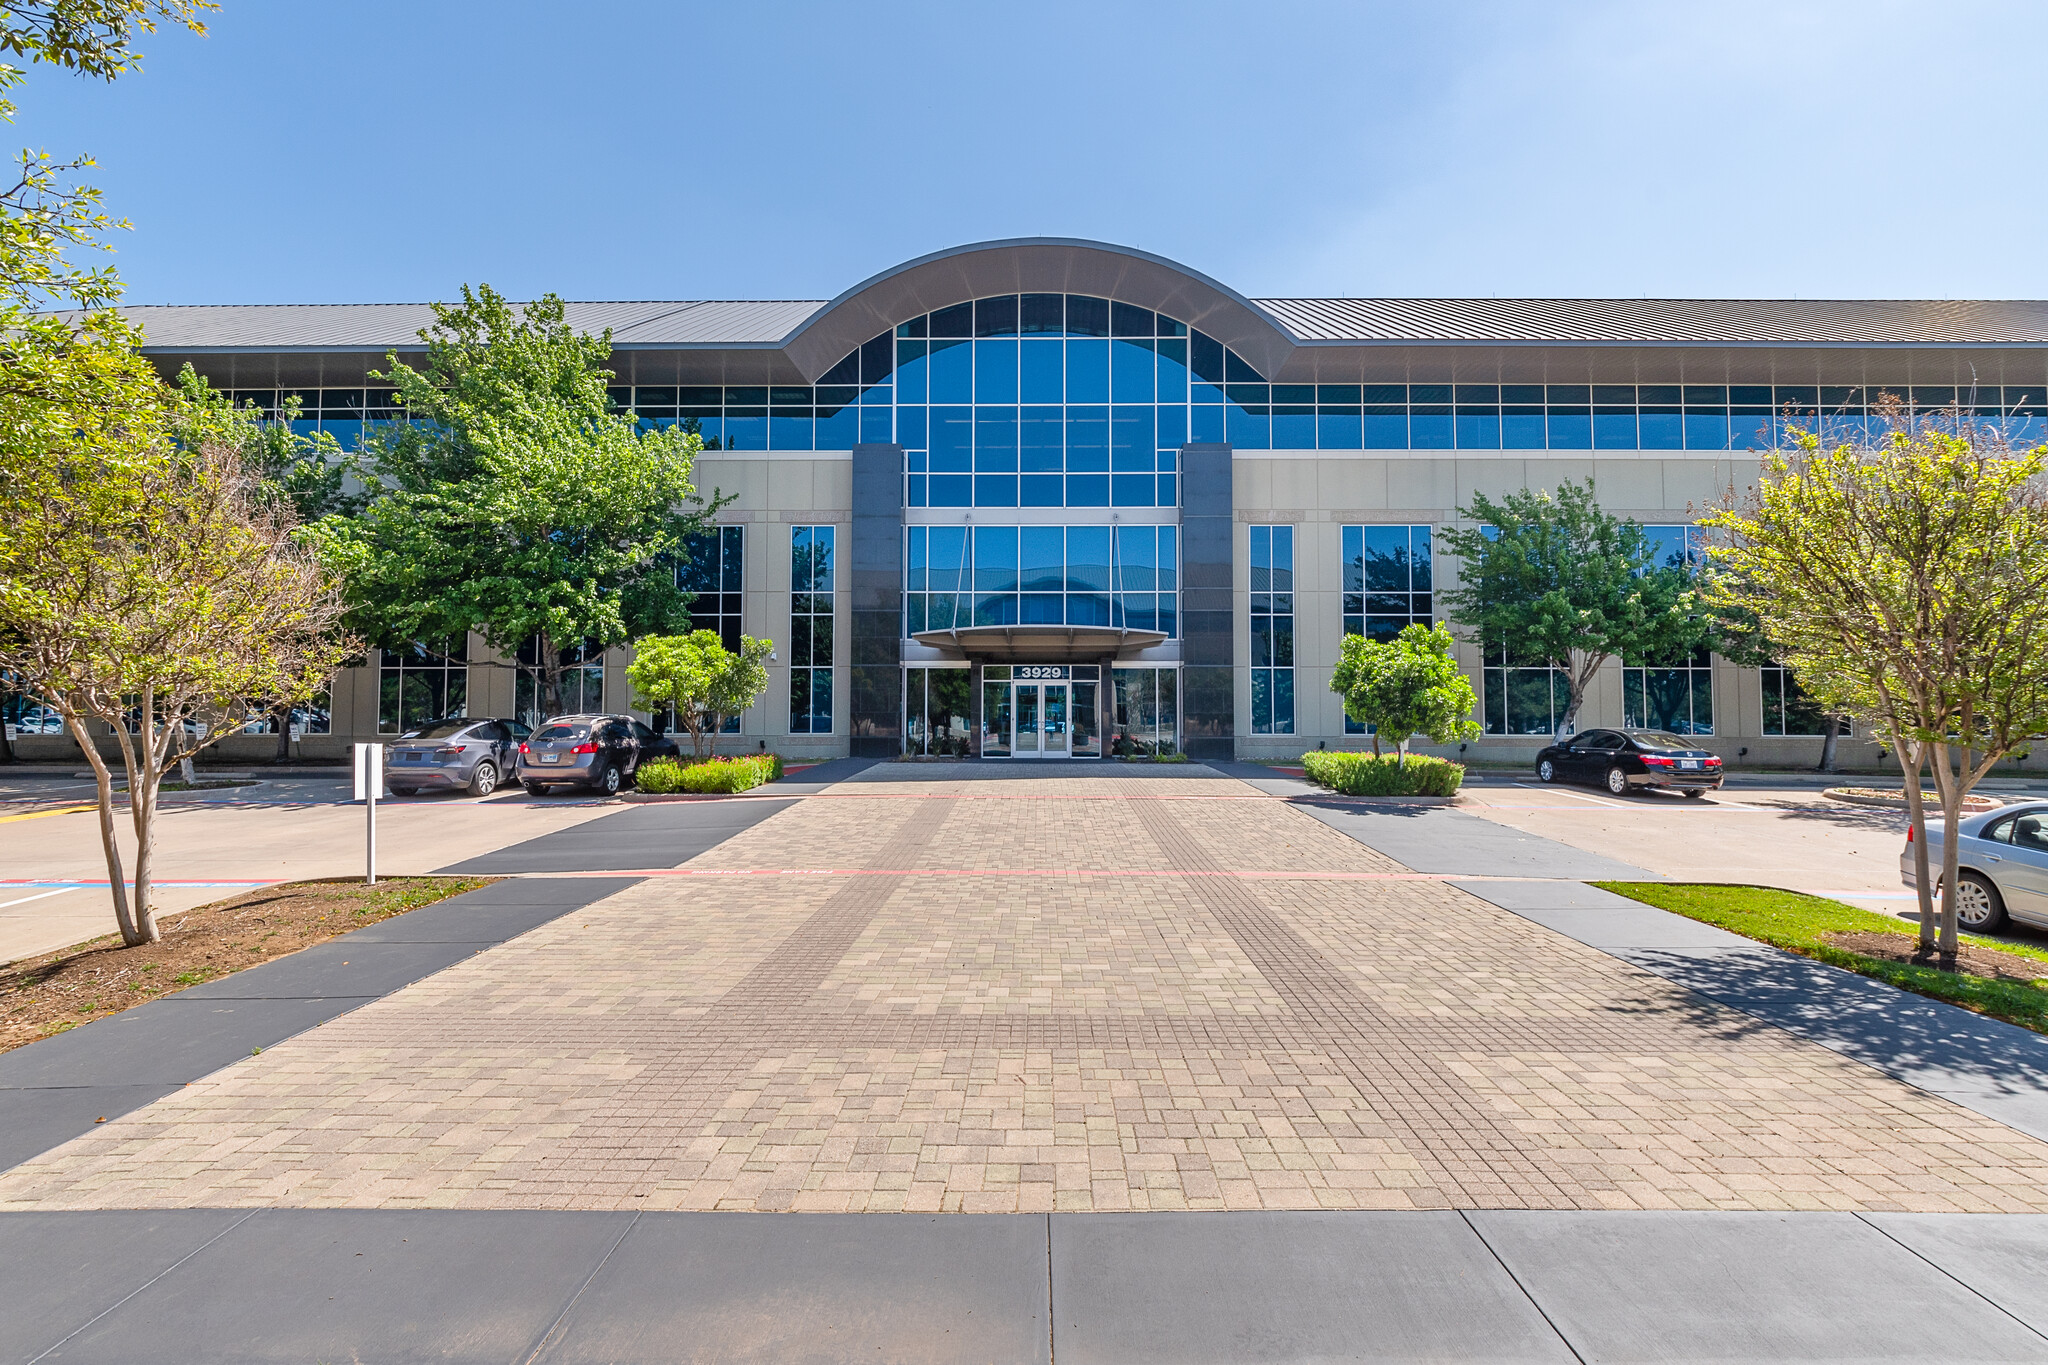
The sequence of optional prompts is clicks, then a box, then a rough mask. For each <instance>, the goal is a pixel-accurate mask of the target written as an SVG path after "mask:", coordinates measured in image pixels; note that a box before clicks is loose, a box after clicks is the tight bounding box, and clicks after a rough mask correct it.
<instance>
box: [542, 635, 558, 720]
mask: <svg viewBox="0 0 2048 1365" xmlns="http://www.w3.org/2000/svg"><path fill="white" fill-rule="evenodd" d="M540 693H541V698H540V699H541V709H542V716H541V718H542V719H543V720H545V719H547V717H549V716H559V715H561V714H562V651H561V650H559V649H556V648H555V642H554V641H553V640H552V639H550V638H549V637H548V636H546V635H543V636H541V637H540Z"/></svg>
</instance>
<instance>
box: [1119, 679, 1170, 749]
mask: <svg viewBox="0 0 2048 1365" xmlns="http://www.w3.org/2000/svg"><path fill="white" fill-rule="evenodd" d="M1110 686H1111V688H1112V689H1113V690H1112V692H1111V694H1110V706H1111V712H1110V737H1109V752H1110V753H1111V754H1112V755H1114V756H1115V757H1117V758H1140V757H1145V756H1147V755H1151V754H1170V753H1173V752H1175V751H1176V750H1177V749H1178V748H1179V746H1180V714H1179V713H1180V673H1179V672H1178V671H1177V670H1175V669H1173V668H1170V667H1169V668H1145V667H1139V668H1118V669H1112V670H1111V673H1110Z"/></svg>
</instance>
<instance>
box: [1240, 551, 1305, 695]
mask: <svg viewBox="0 0 2048 1365" xmlns="http://www.w3.org/2000/svg"><path fill="white" fill-rule="evenodd" d="M1250 531H1251V549H1252V558H1251V569H1252V594H1251V598H1252V602H1251V605H1252V610H1251V616H1252V630H1251V634H1252V733H1253V734H1255V735H1291V734H1293V733H1294V528H1293V527H1292V526H1253V527H1251V528H1250Z"/></svg>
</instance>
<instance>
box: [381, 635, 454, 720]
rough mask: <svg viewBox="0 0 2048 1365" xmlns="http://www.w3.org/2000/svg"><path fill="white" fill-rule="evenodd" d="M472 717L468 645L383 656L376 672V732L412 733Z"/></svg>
mask: <svg viewBox="0 0 2048 1365" xmlns="http://www.w3.org/2000/svg"><path fill="white" fill-rule="evenodd" d="M468 714H469V640H468V639H467V638H466V637H465V638H463V639H461V640H451V641H449V642H447V643H446V644H443V645H427V644H414V645H410V646H407V647H406V648H404V649H387V650H385V651H383V661H382V663H380V664H379V665H378V669H377V729H378V730H379V731H380V732H382V733H384V734H396V733H399V732H401V731H405V730H410V729H412V728H414V727H415V726H418V725H422V724H424V723H425V722H427V721H430V720H438V719H440V718H442V717H444V716H463V715H468Z"/></svg>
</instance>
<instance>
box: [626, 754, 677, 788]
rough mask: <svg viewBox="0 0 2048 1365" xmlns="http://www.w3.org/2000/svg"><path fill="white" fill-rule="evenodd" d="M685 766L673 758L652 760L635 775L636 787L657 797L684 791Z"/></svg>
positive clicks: (641, 766)
mask: <svg viewBox="0 0 2048 1365" xmlns="http://www.w3.org/2000/svg"><path fill="white" fill-rule="evenodd" d="M683 771H684V765H682V764H681V763H678V762H676V761H675V760H674V759H672V758H650V759H648V760H647V761H646V762H645V763H642V764H641V765H640V767H639V769H638V770H637V771H636V772H635V773H634V774H633V782H634V785H636V786H637V787H639V788H640V790H641V791H644V792H650V793H652V794H654V795H656V796H666V795H668V794H669V793H670V792H679V791H681V790H682V789H683Z"/></svg>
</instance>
